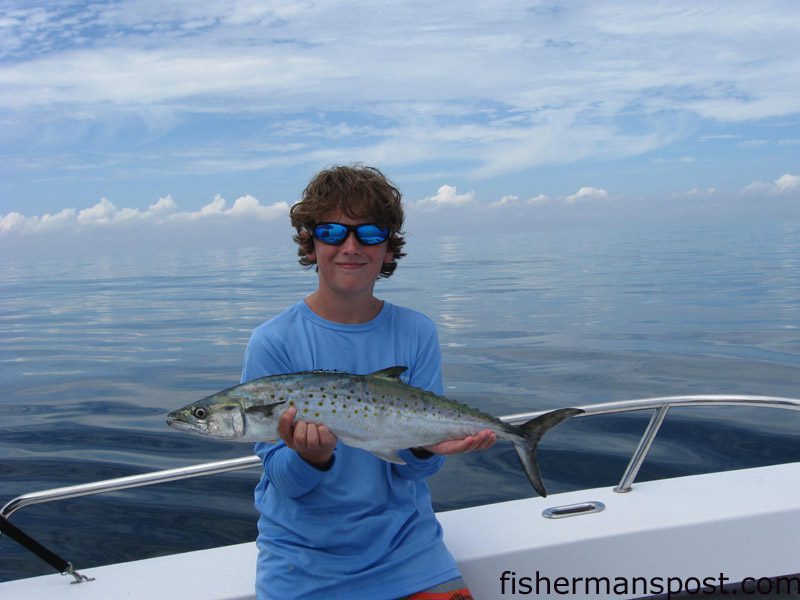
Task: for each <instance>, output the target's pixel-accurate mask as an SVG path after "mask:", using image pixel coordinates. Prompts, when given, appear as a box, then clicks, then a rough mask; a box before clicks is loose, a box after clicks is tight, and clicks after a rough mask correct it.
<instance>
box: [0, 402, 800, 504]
mask: <svg viewBox="0 0 800 600" xmlns="http://www.w3.org/2000/svg"><path fill="white" fill-rule="evenodd" d="M677 406H693V407H694V406H751V407H766V408H779V409H788V410H800V400H797V399H793V398H776V397H770V396H736V395H714V396H667V397H662V398H645V399H640V400H621V401H616V402H605V403H600V404H589V405H586V406H579V407H577V408H580V409H582V410H583V411H584V412H583V413H582V414H580V415H576V417H574V418H583V417H590V416H595V415H608V414H619V413H627V412H636V411H643V410H654V411H655V412H654V414H653V417H652V418H651V420H650V423H649V424H648V426H647V429H646V430H645V432H644V433H643V434H642V437H641V439H640V440H639V445H638V447H637V448H636V451H635V452H634V454H633V456H632V458H631V460H630V462H629V463H628V466H627V468H626V469H625V473H624V474H623V476H622V479H621V480H620V483H619V485H617V487H615V488H614V491H616V492H628V491H630V490H631V486H632V484H633V481H634V480H635V479H636V475H637V473H638V472H639V468H640V467H641V465H642V463H643V462H644V460H645V458H646V457H647V453H648V451H649V450H650V447H651V446H652V444H653V441H654V440H655V437H656V435H657V433H658V430H659V427H660V426H661V423H662V422H663V421H664V418H665V417H666V414H667V411H668V410H669V409H670V408H672V407H677ZM547 412H549V409H548V410H540V411H536V412H527V413H517V414H513V415H506V416H503V417H500V420H502V421H505V422H506V423H511V424H519V423H524V422H525V421H528V420H529V419H533V418H534V417H537V416H539V415H543V414H545V413H547ZM260 464H261V460H260V459H259V458H258V457H257V456H254V455H253V456H245V457H242V458H234V459H230V460H221V461H217V462H211V463H203V464H199V465H193V466H189V467H178V468H175V469H167V470H164V471H155V472H151V473H142V474H140V475H131V476H128V477H118V478H116V479H107V480H104V481H96V482H93V483H86V484H82V485H71V486H67V487H61V488H56V489H51V490H45V491H41V492H33V493H29V494H23V495H22V496H18V497H16V498H14V499H13V500H11V501H10V502H8V503H6V504H5V505H4V506H3V508H2V509H0V516H2V517H6V518H7V517H9V516H11V515H12V514H13V513H14V512H16V511H17V510H19V509H21V508H24V507H25V506H31V505H34V504H42V503H45V502H53V501H56V500H67V499H69V498H78V497H81V496H90V495H94V494H102V493H106V492H114V491H119V490H125V489H130V488H136V487H142V486H148V485H155V484H159V483H166V482H169V481H179V480H182V479H189V478H192V477H201V476H205V475H215V474H218V473H227V472H230V471H238V470H242V469H249V468H252V467H256V466H260Z"/></svg>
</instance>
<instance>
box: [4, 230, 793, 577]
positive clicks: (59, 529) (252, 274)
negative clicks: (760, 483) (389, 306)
mask: <svg viewBox="0 0 800 600" xmlns="http://www.w3.org/2000/svg"><path fill="white" fill-rule="evenodd" d="M408 250H409V256H407V257H406V258H404V259H403V261H402V262H401V266H400V268H399V269H398V271H397V273H396V274H395V276H394V277H392V278H391V279H389V280H382V281H380V282H379V283H378V285H377V288H376V290H377V291H376V293H377V295H378V296H379V297H382V298H384V299H386V300H389V301H391V302H394V303H397V304H401V305H406V306H410V307H413V308H416V309H418V310H421V311H423V312H425V313H426V314H428V315H429V316H430V317H431V318H433V319H434V320H435V321H436V323H437V324H438V326H439V334H440V341H441V345H442V354H443V367H444V376H445V385H446V388H447V392H446V393H447V395H449V396H451V397H453V398H455V399H457V400H460V401H463V402H467V403H469V404H473V405H474V406H476V407H480V408H483V409H485V410H487V411H489V412H492V413H493V414H498V415H501V414H510V413H517V412H522V411H527V410H540V409H544V408H556V407H562V406H574V405H582V404H591V403H595V402H604V401H609V400H624V399H630V398H643V397H652V396H665V395H680V394H704V393H735V394H763V395H773V396H789V397H800V224H798V223H795V222H772V223H750V224H743V225H740V226H737V227H736V228H735V229H731V228H730V227H715V226H713V225H707V226H702V227H701V226H695V227H693V228H691V227H685V226H672V227H665V228H654V227H650V228H641V229H637V228H632V229H629V230H625V231H614V232H613V233H609V230H608V229H602V228H592V227H588V226H587V227H584V228H575V229H571V230H559V231H549V232H548V231H542V232H537V233H536V235H531V236H524V235H517V234H513V235H506V236H492V237H489V236H484V237H482V238H481V239H479V240H476V238H475V237H474V236H469V235H466V234H465V235H447V236H439V237H435V236H420V237H413V236H412V237H410V238H409V246H408ZM0 274H1V275H0V390H1V391H2V393H1V394H0V503H3V504H4V503H5V502H7V501H8V500H10V499H12V498H14V497H16V496H17V495H19V494H23V493H27V492H32V491H38V490H43V489H49V488H53V487H60V486H65V485H71V484H78V483H84V482H90V481H95V480H100V479H106V478H111V477H119V476H124V475H131V474H135V473H141V472H145V471H152V470H158V469H165V468H171V467H178V466H183V465H190V464H195V463H201V462H207V461H212V460H221V459H224V458H233V457H238V456H244V455H246V454H249V453H250V447H249V445H247V444H235V443H221V442H213V441H208V440H204V439H201V438H197V437H192V436H188V435H185V434H180V433H178V432H175V431H173V430H171V429H169V428H168V427H167V426H166V424H165V421H164V417H165V415H166V413H167V412H169V411H170V410H172V409H174V408H176V407H179V406H182V405H184V404H186V403H188V402H191V401H193V400H196V399H198V398H200V397H203V396H205V395H207V394H209V393H213V392H215V391H218V390H220V389H222V388H224V387H227V386H230V385H232V384H235V383H237V382H238V377H239V371H240V368H241V360H242V353H243V351H244V347H245V344H246V342H247V338H248V336H249V333H250V331H251V330H252V328H253V327H255V326H256V325H258V324H259V323H261V322H262V321H264V320H266V319H267V318H269V317H271V316H273V315H274V314H276V313H278V312H279V311H280V310H282V309H283V308H284V307H285V306H287V305H289V304H291V303H293V302H295V301H296V300H298V299H299V298H301V297H303V296H304V295H306V294H308V293H310V292H311V291H313V289H314V286H315V281H316V276H315V274H314V272H313V271H308V270H304V269H302V268H301V267H300V266H299V265H297V264H296V262H295V257H294V249H293V248H292V247H291V243H290V242H289V243H282V242H269V243H265V245H263V246H259V247H249V248H241V249H230V248H226V249H217V250H206V251H202V252H192V253H180V252H170V251H159V250H158V249H157V248H154V249H152V250H150V251H148V252H137V253H132V254H130V255H127V256H125V255H92V256H91V257H87V256H81V257H79V258H76V257H67V256H56V257H51V258H48V259H46V260H43V259H30V260H25V259H20V258H18V257H17V258H12V259H10V260H3V261H0ZM648 418H649V415H646V414H642V415H627V416H614V417H610V416H608V417H597V418H591V419H580V420H574V421H571V422H568V423H566V424H564V425H562V426H560V427H559V428H557V429H556V430H554V431H552V432H551V433H549V434H548V435H547V436H546V437H545V439H544V441H543V442H542V444H541V446H540V462H541V463H542V470H543V474H544V478H545V482H546V484H547V486H548V489H549V491H550V492H559V491H565V490H571V489H578V488H583V487H592V486H613V485H615V484H616V483H617V481H618V480H619V477H620V476H621V474H622V470H623V469H624V467H625V465H626V464H627V461H628V459H629V457H630V454H631V452H632V451H633V449H634V447H635V445H636V442H637V441H638V436H639V435H640V434H641V432H642V430H643V429H644V427H645V425H646V422H647V420H648ZM796 460H800V415H798V414H796V413H788V412H785V411H770V410H756V409H746V408H735V409H730V408H727V409H725V408H718V409H708V408H704V409H693V410H689V409H681V410H677V409H676V410H673V411H671V413H670V416H669V417H668V419H667V422H666V423H665V425H664V427H663V430H662V433H661V435H660V436H659V438H658V440H657V442H656V444H655V446H654V447H653V449H652V451H651V454H650V457H649V458H648V460H647V462H646V463H645V465H644V466H643V468H642V471H641V473H640V476H639V479H640V480H646V479H656V478H662V477H673V476H679V475H685V474H693V473H702V472H708V471H716V470H723V469H735V468H742V467H750V466H757V465H763V464H772V463H780V462H789V461H796ZM257 478H258V471H257V470H255V469H254V470H248V471H242V472H238V473H233V474H226V475H220V476H215V477H208V478H200V479H194V480H189V481H184V482H179V483H171V484H164V485H160V486H155V487H149V488H140V489H135V490H128V491H121V492H115V493H112V494H106V495H102V496H95V497H91V498H81V499H74V500H68V501H62V502H57V503H52V504H47V505H40V506H35V507H29V508H26V509H23V510H21V511H19V512H18V513H16V514H15V515H14V516H13V518H12V521H13V522H14V523H16V524H17V525H18V526H19V527H21V528H23V529H24V530H26V531H27V532H28V533H29V534H31V535H32V536H33V537H35V538H37V539H38V540H39V541H41V542H42V543H43V544H45V545H46V546H48V547H50V548H51V549H52V550H54V551H56V552H57V553H59V554H61V555H62V556H63V557H64V558H66V559H67V560H69V561H71V562H72V563H73V564H75V565H76V567H77V568H79V569H80V568H85V567H89V566H94V565H99V564H106V563H111V562H117V561H124V560H133V559H138V558H145V557H149V556H156V555H160V554H167V553H172V552H177V551H186V550H194V549H200V548H206V547H212V546H217V545H221V544H231V543H237V542H242V541H248V540H251V539H253V538H254V536H255V521H256V514H255V512H254V510H253V508H252V489H253V487H254V485H255V483H256V481H257ZM431 487H432V490H433V494H434V502H435V505H436V508H437V509H439V510H446V509H452V508H457V507H464V506H470V505H474V504H479V503H484V502H493V501H501V500H508V499H513V498H522V497H527V496H530V495H532V494H533V493H534V492H533V491H532V490H531V489H530V486H529V484H528V483H527V480H526V479H525V477H524V475H523V473H522V471H521V470H520V468H519V467H518V464H517V459H516V457H515V455H514V452H513V450H512V448H511V446H509V445H506V444H498V446H497V447H495V448H493V449H492V450H490V451H488V452H483V453H472V454H470V455H468V456H462V457H455V458H452V459H450V460H449V461H448V463H447V466H446V468H445V469H444V471H443V472H442V473H440V474H439V475H437V476H436V477H435V478H433V479H432V480H431ZM49 572H50V569H49V567H47V566H46V565H45V564H44V563H41V562H40V561H38V559H36V558H35V557H33V556H32V555H30V554H28V553H27V552H26V551H24V550H23V549H21V548H20V547H18V546H17V545H16V544H15V543H14V542H13V541H11V540H10V539H7V538H2V539H0V580H9V579H16V578H20V577H26V576H32V575H38V574H45V573H49Z"/></svg>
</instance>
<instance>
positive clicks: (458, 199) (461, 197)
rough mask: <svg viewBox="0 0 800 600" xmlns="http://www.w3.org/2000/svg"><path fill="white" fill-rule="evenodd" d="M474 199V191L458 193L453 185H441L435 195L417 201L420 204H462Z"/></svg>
mask: <svg viewBox="0 0 800 600" xmlns="http://www.w3.org/2000/svg"><path fill="white" fill-rule="evenodd" d="M474 199H475V192H467V193H466V194H459V193H457V191H456V188H455V186H452V185H443V186H441V187H440V188H439V190H438V192H437V193H436V195H435V196H430V197H428V198H424V199H422V200H420V201H419V202H417V204H418V205H420V206H463V205H465V204H469V203H470V202H472V201H473V200H474Z"/></svg>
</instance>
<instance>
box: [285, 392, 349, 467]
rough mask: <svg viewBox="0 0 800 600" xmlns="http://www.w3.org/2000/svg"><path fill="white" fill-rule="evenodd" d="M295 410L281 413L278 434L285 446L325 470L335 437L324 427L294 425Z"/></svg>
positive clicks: (329, 460) (290, 408) (291, 409)
mask: <svg viewBox="0 0 800 600" xmlns="http://www.w3.org/2000/svg"><path fill="white" fill-rule="evenodd" d="M295 415H297V409H296V408H295V407H294V406H291V407H289V408H287V409H286V410H285V411H283V414H282V415H281V418H280V421H278V434H279V435H280V436H281V439H282V440H283V441H284V442H286V446H287V447H289V448H291V449H292V450H294V451H295V452H297V453H298V454H299V455H300V457H301V458H302V459H303V460H304V461H306V462H307V463H309V464H310V465H311V466H313V467H316V468H317V469H326V468H327V467H328V465H329V464H330V462H331V457H332V456H333V449H334V448H335V447H336V436H335V435H333V433H331V430H330V429H328V428H327V427H326V426H325V425H315V424H313V423H306V422H305V421H297V423H294V422H293V421H294V417H295Z"/></svg>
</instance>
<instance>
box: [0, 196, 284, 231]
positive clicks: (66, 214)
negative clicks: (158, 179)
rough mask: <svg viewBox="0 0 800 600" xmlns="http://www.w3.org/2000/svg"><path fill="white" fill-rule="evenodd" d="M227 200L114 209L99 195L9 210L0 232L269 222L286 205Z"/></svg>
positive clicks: (281, 213)
mask: <svg viewBox="0 0 800 600" xmlns="http://www.w3.org/2000/svg"><path fill="white" fill-rule="evenodd" d="M226 204H227V202H226V200H225V198H223V197H222V196H219V195H217V196H215V197H214V200H212V201H211V202H210V203H209V204H207V205H205V206H203V207H202V208H200V209H199V210H197V211H191V212H180V211H178V206H177V204H176V202H175V201H174V200H173V199H172V197H171V196H164V197H162V198H159V200H158V201H157V202H155V203H154V204H151V205H150V206H149V207H148V208H147V210H144V211H141V210H139V209H136V208H117V207H116V206H115V205H114V203H112V202H111V201H110V200H108V199H107V198H101V199H100V201H99V202H98V203H97V204H95V205H94V206H90V207H88V208H84V209H81V210H76V209H74V208H67V209H64V210H62V211H61V212H59V213H57V214H54V215H51V214H44V215H41V216H30V217H27V216H25V215H23V214H21V213H19V212H16V211H14V212H10V213H8V214H6V215H5V216H1V217H0V234H2V233H8V232H12V231H16V232H23V233H37V232H44V231H51V230H57V229H59V230H60V229H69V228H73V229H79V228H82V227H92V226H94V227H111V226H115V225H116V226H120V225H124V224H131V223H151V224H155V225H163V224H165V223H180V222H184V223H186V222H192V221H201V220H202V221H204V220H208V219H212V218H224V219H229V220H233V221H236V220H247V221H252V220H259V221H271V220H274V219H278V218H280V217H283V216H286V215H287V214H288V212H289V204H288V203H286V202H275V203H273V204H270V205H268V206H263V205H261V203H260V202H259V201H258V199H257V198H254V197H253V196H250V195H246V196H242V197H240V198H237V199H236V201H235V202H234V203H233V206H232V207H231V208H226Z"/></svg>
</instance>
